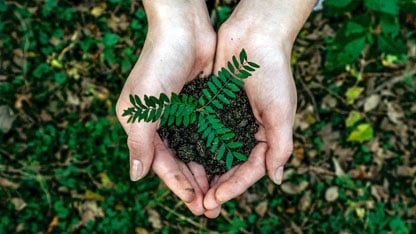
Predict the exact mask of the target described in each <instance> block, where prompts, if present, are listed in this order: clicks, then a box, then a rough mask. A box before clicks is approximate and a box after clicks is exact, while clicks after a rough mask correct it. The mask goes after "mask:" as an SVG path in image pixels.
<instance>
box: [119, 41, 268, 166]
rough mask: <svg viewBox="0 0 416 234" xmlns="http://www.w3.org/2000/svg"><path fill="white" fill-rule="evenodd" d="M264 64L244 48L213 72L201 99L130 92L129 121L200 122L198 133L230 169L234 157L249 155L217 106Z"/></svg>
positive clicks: (226, 102)
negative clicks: (259, 63) (249, 56)
mask: <svg viewBox="0 0 416 234" xmlns="http://www.w3.org/2000/svg"><path fill="white" fill-rule="evenodd" d="M259 67H260V66H259V65H257V64H256V63H254V62H250V61H248V60H247V53H246V51H245V50H244V49H242V50H241V52H240V55H239V59H237V58H236V57H235V56H233V57H232V61H229V62H228V63H227V68H228V69H227V68H224V67H223V68H221V69H220V71H219V72H218V75H217V76H215V75H212V76H211V78H210V80H209V81H208V83H207V86H208V88H205V89H203V90H202V95H201V97H199V98H198V99H197V98H196V97H194V96H192V95H186V94H176V93H172V94H171V95H170V97H168V96H167V95H166V94H165V93H161V94H160V96H159V98H157V97H155V96H147V95H144V98H143V100H142V99H140V97H139V96H137V95H130V102H131V104H132V105H133V106H132V107H129V108H127V109H125V110H124V112H123V116H129V118H128V120H127V122H128V123H134V122H140V121H145V122H155V121H157V120H160V126H164V125H168V126H171V125H173V124H175V125H176V126H184V127H187V126H189V125H190V124H194V123H196V122H197V124H198V133H200V137H201V139H203V140H205V142H206V147H207V148H208V149H210V151H211V152H212V153H215V155H216V158H217V160H221V159H222V158H224V156H225V164H226V168H227V169H230V168H231V167H232V165H233V160H234V158H237V159H239V160H241V161H246V160H247V157H246V156H245V155H244V154H242V153H239V152H237V150H238V149H239V148H241V147H242V146H243V143H241V142H238V141H235V140H233V139H234V137H235V134H234V133H233V132H232V131H231V130H230V129H229V128H227V127H226V126H225V125H224V124H223V123H222V122H221V120H220V119H219V118H218V115H217V113H216V110H218V109H223V108H224V106H225V105H228V104H230V100H231V99H235V98H236V97H237V93H238V92H239V91H240V90H241V88H242V87H243V85H244V81H243V80H244V79H247V78H248V77H250V76H251V73H252V72H254V71H255V70H256V69H257V68H259Z"/></svg>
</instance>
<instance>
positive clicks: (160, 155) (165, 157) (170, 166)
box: [152, 137, 195, 203]
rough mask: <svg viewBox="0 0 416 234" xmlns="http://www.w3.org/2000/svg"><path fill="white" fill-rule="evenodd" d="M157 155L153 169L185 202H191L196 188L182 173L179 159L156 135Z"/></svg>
mask: <svg viewBox="0 0 416 234" xmlns="http://www.w3.org/2000/svg"><path fill="white" fill-rule="evenodd" d="M155 139H156V141H155V157H154V161H153V164H152V167H153V171H154V172H155V173H156V174H157V175H158V176H159V177H160V179H161V180H162V181H163V182H164V183H165V184H166V186H168V187H169V188H170V189H171V190H172V192H173V193H175V194H176V195H177V196H178V197H179V198H180V199H181V200H183V201H184V202H185V203H190V202H192V201H193V200H194V198H195V189H194V188H193V186H192V185H191V183H190V182H189V180H188V179H187V178H186V176H185V175H184V174H183V173H182V168H181V167H180V165H179V162H178V160H177V159H176V158H175V157H173V155H172V152H170V151H169V149H167V148H166V147H165V145H164V144H163V142H162V141H161V140H160V138H159V137H155Z"/></svg>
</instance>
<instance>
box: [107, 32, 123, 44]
mask: <svg viewBox="0 0 416 234" xmlns="http://www.w3.org/2000/svg"><path fill="white" fill-rule="evenodd" d="M119 38H120V36H119V35H117V34H114V33H108V32H107V33H105V34H104V37H103V44H104V45H105V46H107V47H112V46H114V45H115V44H117V42H118V39H119Z"/></svg>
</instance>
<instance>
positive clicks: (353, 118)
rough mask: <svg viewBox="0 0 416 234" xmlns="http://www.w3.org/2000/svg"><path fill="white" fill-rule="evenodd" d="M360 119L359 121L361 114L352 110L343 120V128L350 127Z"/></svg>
mask: <svg viewBox="0 0 416 234" xmlns="http://www.w3.org/2000/svg"><path fill="white" fill-rule="evenodd" d="M360 119H361V113H360V112H358V111H354V110H353V111H351V112H350V113H349V114H348V118H347V119H346V120H345V126H347V127H351V126H352V125H354V124H355V123H356V122H358V121H359V120H360Z"/></svg>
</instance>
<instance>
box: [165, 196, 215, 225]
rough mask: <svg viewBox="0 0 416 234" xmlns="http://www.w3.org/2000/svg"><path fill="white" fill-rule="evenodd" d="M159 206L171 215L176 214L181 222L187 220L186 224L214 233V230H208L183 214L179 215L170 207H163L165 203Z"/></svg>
mask: <svg viewBox="0 0 416 234" xmlns="http://www.w3.org/2000/svg"><path fill="white" fill-rule="evenodd" d="M157 205H158V206H160V207H161V208H162V209H164V210H166V211H168V212H169V213H171V214H174V215H175V216H176V217H178V218H179V219H181V220H185V221H186V222H188V223H189V224H191V225H194V226H195V227H197V228H199V229H202V230H205V231H210V232H211V231H212V230H209V229H207V228H206V227H205V226H203V225H201V224H199V223H197V222H195V221H193V220H192V219H190V218H188V217H186V216H184V215H182V214H179V213H178V212H176V211H175V210H173V209H171V208H169V207H167V206H165V205H163V203H158V204H157Z"/></svg>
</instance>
